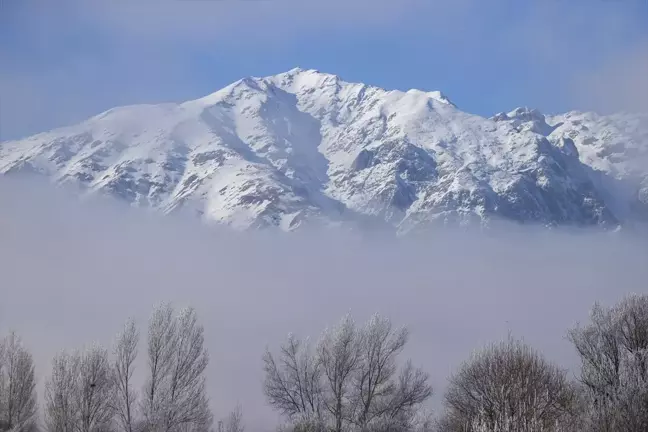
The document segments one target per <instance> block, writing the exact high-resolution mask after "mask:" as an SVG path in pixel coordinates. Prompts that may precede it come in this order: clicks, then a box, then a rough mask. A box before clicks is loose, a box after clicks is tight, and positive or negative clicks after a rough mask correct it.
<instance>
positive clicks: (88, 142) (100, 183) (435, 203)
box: [0, 68, 648, 233]
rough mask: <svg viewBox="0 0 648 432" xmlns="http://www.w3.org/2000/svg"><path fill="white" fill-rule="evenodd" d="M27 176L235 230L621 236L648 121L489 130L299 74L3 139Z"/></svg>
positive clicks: (450, 113)
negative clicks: (457, 228)
mask: <svg viewBox="0 0 648 432" xmlns="http://www.w3.org/2000/svg"><path fill="white" fill-rule="evenodd" d="M25 172H36V173H40V174H43V175H46V176H48V177H49V178H50V179H51V180H52V181H53V182H55V183H57V184H60V183H73V184H76V185H79V186H81V187H82V190H85V191H86V193H105V194H109V195H113V196H116V197H119V198H121V199H123V200H126V201H127V202H129V203H131V204H132V205H136V206H146V207H152V208H155V209H158V210H160V211H162V212H166V213H169V212H173V211H180V210H182V211H189V212H191V213H195V214H197V215H199V216H200V217H202V218H203V219H205V220H207V221H214V222H219V223H224V224H227V225H230V226H232V227H234V228H237V229H249V228H262V227H278V228H280V229H283V230H293V229H295V228H297V227H299V226H304V224H305V223H307V222H317V223H326V224H328V223H332V224H346V223H349V224H354V225H355V224H380V225H386V226H389V227H393V228H394V229H395V230H396V231H398V232H399V233H405V232H409V231H411V230H413V229H419V228H425V227H428V226H430V224H432V223H435V222H441V223H461V224H466V223H471V222H476V223H479V224H488V222H489V221H491V220H494V219H508V220H514V221H517V222H521V223H538V224H543V225H547V226H556V225H578V226H589V225H595V226H602V227H617V226H619V225H623V224H626V223H632V221H635V220H646V219H648V115H646V114H629V113H624V114H616V115H611V116H600V115H597V114H593V113H577V112H570V113H567V114H561V115H554V116H547V117H545V116H544V115H543V114H541V113H540V112H539V111H537V110H532V109H528V108H517V109H515V110H513V111H511V112H509V113H501V114H498V115H496V116H494V117H493V118H491V119H487V118H483V117H480V116H477V115H472V114H468V113H465V112H463V111H461V110H460V109H459V108H457V107H456V106H455V105H454V104H453V103H452V102H451V101H450V100H449V99H448V98H447V97H446V96H445V95H443V94H442V93H441V92H436V91H435V92H426V91H420V90H409V91H407V92H402V91H388V90H385V89H382V88H378V87H373V86H369V85H365V84H361V83H349V82H346V81H344V80H342V79H341V78H339V77H338V76H336V75H331V74H326V73H321V72H319V71H315V70H303V69H299V68H297V69H293V70H290V71H288V72H286V73H282V74H279V75H275V76H270V77H265V78H245V79H242V80H239V81H237V82H235V83H233V84H231V85H229V86H227V87H225V88H223V89H221V90H219V91H217V92H215V93H212V94H210V95H207V96H205V97H203V98H200V99H197V100H193V101H188V102H184V103H180V104H161V105H135V106H127V107H120V108H114V109H111V110H108V111H106V112H104V113H102V114H99V115H97V116H95V117H92V118H90V119H88V120H86V121H84V122H82V123H80V124H78V125H74V126H70V127H64V128H60V129H56V130H53V131H50V132H46V133H41V134H37V135H34V136H31V137H28V138H25V139H22V140H17V141H8V142H2V143H0V173H2V174H5V175H12V174H17V173H25Z"/></svg>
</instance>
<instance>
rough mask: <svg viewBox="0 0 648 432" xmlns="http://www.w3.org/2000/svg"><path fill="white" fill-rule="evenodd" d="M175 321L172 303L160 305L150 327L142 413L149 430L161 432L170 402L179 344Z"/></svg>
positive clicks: (154, 311)
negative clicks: (172, 376)
mask: <svg viewBox="0 0 648 432" xmlns="http://www.w3.org/2000/svg"><path fill="white" fill-rule="evenodd" d="M176 332H177V328H176V322H175V319H174V316H173V308H172V307H171V305H169V304H163V305H160V306H157V307H156V308H155V309H154V310H153V313H152V314H151V318H150V319H149V327H148V374H149V376H148V379H147V382H146V385H145V388H144V400H143V403H142V411H143V413H144V416H145V418H146V423H147V427H148V428H149V429H150V430H161V422H162V415H163V412H164V409H165V407H166V406H167V403H168V400H167V399H168V397H169V395H168V393H167V390H168V376H169V374H170V371H171V368H172V366H173V365H172V362H173V357H172V356H173V351H174V350H175V344H176Z"/></svg>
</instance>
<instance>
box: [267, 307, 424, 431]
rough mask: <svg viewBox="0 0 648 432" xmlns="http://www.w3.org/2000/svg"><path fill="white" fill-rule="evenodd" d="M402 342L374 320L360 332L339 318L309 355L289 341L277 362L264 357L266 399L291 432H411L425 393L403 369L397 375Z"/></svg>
mask: <svg viewBox="0 0 648 432" xmlns="http://www.w3.org/2000/svg"><path fill="white" fill-rule="evenodd" d="M406 342H407V330H406V329H394V328H393V327H392V324H391V322H390V320H389V319H387V318H384V317H381V316H379V315H375V316H374V317H372V318H371V319H370V320H369V322H368V323H367V324H366V325H365V326H363V327H361V328H358V327H357V326H356V324H355V323H354V321H353V320H352V319H351V317H350V316H349V315H347V316H345V317H344V318H343V319H342V320H341V321H340V323H339V324H338V325H337V326H335V327H333V328H332V329H329V330H325V331H324V333H323V335H322V337H321V338H320V340H319V342H318V344H317V346H316V348H315V350H314V352H313V351H312V350H311V348H310V346H309V345H308V344H304V343H301V342H300V341H299V340H298V339H296V338H295V337H294V336H290V337H289V338H288V342H287V343H286V344H285V345H283V346H282V347H281V353H280V356H279V357H278V359H275V358H274V356H273V355H272V354H271V353H270V352H269V351H268V352H266V354H265V356H264V365H265V373H266V380H265V394H266V397H267V398H268V401H269V403H270V404H271V405H272V406H273V407H275V408H276V409H278V410H279V411H280V412H281V413H282V414H284V415H285V416H286V417H288V419H289V420H290V421H291V424H292V430H295V431H298V430H305V431H311V430H312V431H318V430H326V431H333V432H346V431H363V432H365V431H366V432H370V431H372V432H373V431H375V432H387V431H396V430H398V431H400V432H404V431H411V430H416V428H417V427H418V426H419V425H420V424H422V422H421V421H419V420H420V413H421V407H422V405H423V403H424V402H425V401H426V400H427V399H428V398H429V397H430V395H431V392H432V390H431V387H430V386H429V384H428V375H427V374H426V373H424V372H423V371H421V370H420V369H417V368H414V367H413V366H412V364H411V363H410V362H406V363H405V365H404V366H403V367H402V368H401V369H400V370H399V368H398V366H397V362H396V360H397V357H398V355H399V354H400V353H401V351H402V349H403V347H404V346H405V344H406Z"/></svg>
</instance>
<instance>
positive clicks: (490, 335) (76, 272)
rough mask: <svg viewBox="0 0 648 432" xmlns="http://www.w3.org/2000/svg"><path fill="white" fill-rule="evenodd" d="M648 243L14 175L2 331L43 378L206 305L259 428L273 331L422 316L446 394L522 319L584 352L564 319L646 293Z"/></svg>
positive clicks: (213, 349)
mask: <svg viewBox="0 0 648 432" xmlns="http://www.w3.org/2000/svg"><path fill="white" fill-rule="evenodd" d="M647 245H648V242H646V239H645V238H643V237H637V236H634V235H629V234H624V233H593V232H592V233H584V232H579V233H568V232H556V231H554V232H549V231H539V230H532V229H528V230H526V229H525V230H521V229H518V228H516V229H513V228H512V227H510V226H508V227H507V226H503V227H501V228H497V229H496V230H495V231H491V232H487V233H477V232H466V231H462V232H459V231H455V230H451V229H446V230H437V231H434V232H432V233H430V234H428V235H425V236H422V237H412V238H405V239H398V240H397V239H393V238H389V236H380V235H378V234H376V235H375V236H374V237H372V238H367V237H366V236H360V235H355V234H350V233H345V232H338V231H326V230H322V231H312V232H308V233H300V234H284V233H273V232H255V233H235V232H231V231H229V230H227V229H223V228H206V227H204V226H202V225H200V224H199V223H198V222H197V221H195V220H192V219H181V218H176V217H161V216H159V215H154V214H149V213H148V212H146V211H144V210H138V209H131V208H128V207H126V206H124V205H121V204H118V203H114V202H111V201H97V200H90V201H86V202H79V201H78V200H76V199H73V198H71V197H70V196H69V195H68V194H66V193H63V192H61V191H57V190H54V189H51V188H50V187H46V186H44V185H41V184H33V183H25V182H16V181H10V180H7V179H6V178H3V179H0V299H1V300H0V333H5V332H6V331H7V330H9V329H15V330H17V331H18V332H19V333H20V334H21V336H22V337H23V339H24V341H25V344H26V346H27V347H28V348H29V349H30V350H31V351H32V352H33V353H34V356H35V359H36V367H37V375H38V378H39V382H40V383H41V384H42V382H43V381H44V379H45V377H46V375H47V374H48V373H49V366H50V361H51V358H52V357H53V355H54V354H55V353H56V352H57V351H59V350H60V349H63V348H76V347H80V346H82V345H83V344H85V343H88V342H91V341H95V340H96V341H98V342H101V343H103V344H105V345H109V344H110V343H111V340H112V337H113V336H114V334H115V333H116V332H117V330H118V329H119V328H120V327H121V325H122V324H123V322H124V321H125V320H126V318H128V317H129V316H133V317H135V318H136V321H137V322H138V324H139V327H140V331H141V333H142V336H145V334H146V327H145V326H146V319H147V317H148V315H149V313H150V311H151V308H152V306H153V304H154V303H157V302H160V301H172V302H174V303H175V304H176V305H177V306H178V307H181V306H184V305H192V306H194V307H195V308H196V309H197V311H198V314H199V316H200V318H201V320H202V322H203V323H204V325H205V327H206V337H207V347H208V349H209V352H210V357H211V361H210V365H209V368H208V379H209V383H208V387H209V393H210V396H211V398H212V405H213V410H214V413H215V415H216V417H220V416H222V415H224V414H225V413H226V412H227V411H229V410H230V409H232V408H233V407H234V405H235V404H236V403H237V402H240V403H241V404H242V406H243V410H244V415H245V417H246V423H247V425H248V430H251V431H252V430H256V428H257V427H261V426H268V425H272V423H273V422H274V421H275V419H276V416H275V415H274V414H273V413H272V411H271V410H270V409H269V408H268V407H266V404H265V400H264V397H263V394H262V389H261V383H262V379H263V376H262V370H261V367H262V364H261V355H262V353H263V351H264V349H265V347H266V346H267V345H270V346H271V347H277V346H278V345H279V344H280V343H281V342H282V341H283V340H284V339H285V337H286V335H287V333H288V332H291V331H292V332H294V333H296V334H297V335H299V336H309V335H310V336H313V337H316V336H317V335H318V334H319V332H320V330H321V329H323V328H324V327H325V326H326V325H328V324H333V323H334V322H336V321H337V320H338V319H339V318H340V317H341V316H342V315H343V314H344V313H346V312H348V311H351V312H352V313H353V315H354V317H355V318H356V319H357V320H358V321H364V320H365V319H366V318H368V316H369V315H370V314H372V313H373V312H380V313H382V314H385V315H387V316H390V317H391V318H392V319H393V321H394V323H395V324H396V325H407V326H408V327H409V328H410V330H411V340H410V343H409V345H408V347H407V349H406V353H405V355H406V356H407V357H411V358H412V359H413V361H414V363H415V364H416V365H418V366H422V367H424V368H425V369H426V370H427V371H428V372H429V373H430V374H431V382H432V384H433V386H434V388H435V395H434V396H433V405H434V406H438V404H439V402H440V400H441V395H442V392H443V389H444V387H445V382H446V379H447V376H448V375H449V374H450V373H451V372H452V371H453V370H454V369H455V368H456V367H458V366H459V364H460V362H461V361H462V360H463V359H465V358H466V357H467V356H468V355H469V354H470V352H471V351H472V350H474V349H476V348H479V347H480V346H481V345H483V344H485V343H488V342H490V341H493V340H498V339H502V338H504V337H506V335H507V334H508V333H509V332H511V333H512V334H513V335H514V336H516V337H520V338H524V339H525V340H526V341H527V342H529V343H530V344H532V345H533V346H535V347H536V348H538V349H540V350H542V351H544V353H545V354H546V355H547V357H549V358H550V359H551V360H555V361H557V362H560V363H561V364H562V365H563V366H565V367H570V366H573V365H574V364H575V354H574V353H573V350H572V348H571V346H570V345H569V343H568V342H567V341H566V340H565V338H564V336H565V332H566V330H567V329H568V328H570V327H572V326H573V325H574V324H575V323H576V322H577V321H583V320H586V319H587V315H588V311H589V308H590V307H591V305H592V304H593V302H594V301H597V300H599V301H601V302H602V303H604V304H612V303H614V302H616V301H618V300H619V299H620V298H621V297H622V296H623V295H624V294H626V293H630V292H639V293H646V292H648V284H647V283H646V281H648V246H647ZM144 342H145V341H144V340H142V341H141V344H140V357H141V358H140V360H141V359H142V358H143V354H144V352H145V344H144ZM41 394H42V392H41ZM271 429H272V428H271V427H267V428H265V429H264V430H271Z"/></svg>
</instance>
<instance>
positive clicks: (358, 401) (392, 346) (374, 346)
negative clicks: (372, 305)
mask: <svg viewBox="0 0 648 432" xmlns="http://www.w3.org/2000/svg"><path fill="white" fill-rule="evenodd" d="M407 339H408V332H407V329H406V328H401V329H394V328H393V327H392V324H391V321H390V320H389V319H387V318H385V317H381V316H379V315H374V316H373V317H372V318H371V319H370V320H369V322H368V323H367V324H366V326H365V328H364V329H363V332H362V335H361V339H360V341H359V346H360V353H361V356H360V362H359V368H358V370H357V373H356V376H355V377H354V378H355V379H354V393H355V398H354V399H355V404H354V405H355V407H354V408H355V412H354V418H353V423H354V424H355V425H357V426H358V427H360V428H368V427H370V426H371V425H372V424H373V423H378V424H385V423H390V424H395V423H398V424H399V425H400V427H401V428H406V427H408V425H409V424H410V423H411V422H412V420H413V419H414V418H415V416H416V414H417V413H418V411H419V408H420V406H421V404H422V403H423V402H425V400H427V399H428V398H429V397H430V396H431V395H432V388H431V387H430V386H429V385H428V382H427V381H428V375H427V374H426V373H425V372H423V371H422V370H420V369H417V368H414V366H413V365H412V363H411V362H409V361H408V362H407V363H406V364H405V366H404V368H403V369H402V371H401V372H400V375H399V376H398V377H396V372H397V365H396V359H397V357H398V355H399V354H400V353H401V351H402V350H403V348H404V347H405V344H406V343H407Z"/></svg>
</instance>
